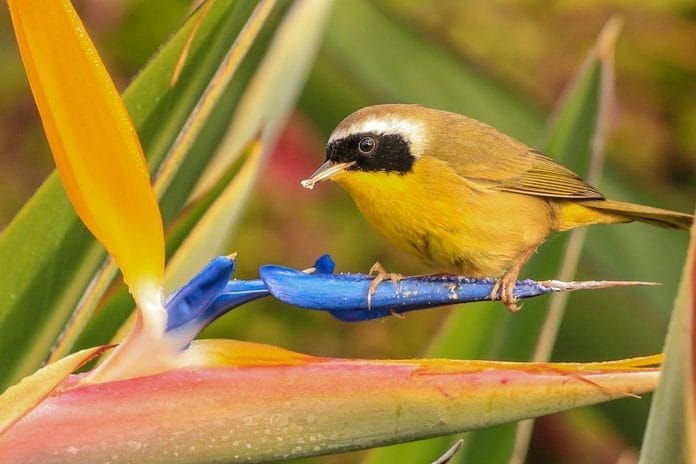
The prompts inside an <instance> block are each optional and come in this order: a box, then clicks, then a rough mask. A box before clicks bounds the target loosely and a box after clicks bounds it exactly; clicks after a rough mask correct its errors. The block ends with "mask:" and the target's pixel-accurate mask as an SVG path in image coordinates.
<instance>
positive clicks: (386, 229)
mask: <svg viewBox="0 0 696 464" xmlns="http://www.w3.org/2000/svg"><path fill="white" fill-rule="evenodd" d="M329 179H330V180H332V181H335V182H337V183H338V184H339V185H340V186H341V187H343V188H344V189H345V190H346V191H347V192H348V194H349V195H350V196H351V197H352V198H353V200H354V202H355V204H356V205H357V207H358V209H359V210H360V211H361V212H362V214H363V215H364V216H365V218H366V219H367V220H368V222H369V223H370V224H371V225H372V226H373V227H374V228H375V229H377V231H378V232H380V233H381V235H382V236H384V237H385V238H386V239H387V240H388V241H389V242H391V243H393V244H394V245H395V246H397V247H398V248H401V249H402V250H404V251H406V252H410V253H412V254H415V255H416V256H418V257H420V258H421V259H422V260H424V261H425V262H428V263H431V264H433V265H436V266H439V267H441V268H443V269H445V270H447V271H454V272H456V273H459V274H463V275H466V276H470V277H479V278H483V277H491V278H496V283H495V285H494V287H493V290H492V292H491V295H490V298H491V299H498V298H499V299H500V300H502V302H503V303H504V304H505V305H506V306H507V307H508V309H510V310H511V311H516V310H518V309H519V308H520V306H518V304H517V302H516V300H515V297H514V295H513V289H514V285H515V282H516V281H517V279H518V278H519V274H520V271H521V269H522V267H523V266H524V264H525V263H526V262H527V260H529V258H530V257H531V256H532V255H533V254H534V253H535V252H536V250H537V248H538V247H539V246H540V245H541V244H542V243H543V242H544V240H545V239H546V238H547V237H548V236H549V235H551V234H552V233H556V232H563V231H568V230H571V229H575V228H577V227H582V226H587V225H592V224H616V223H625V222H631V221H640V222H644V223H648V224H652V225H656V226H661V227H667V228H673V229H688V228H689V227H691V224H692V222H693V215H691V214H686V213H680V212H675V211H669V210H666V209H660V208H653V207H650V206H642V205H637V204H633V203H628V202H623V201H616V200H609V199H606V198H605V197H604V196H603V195H602V194H601V193H600V192H599V191H598V190H597V189H596V188H594V187H593V186H591V185H589V184H588V183H587V182H585V181H584V180H583V179H582V178H581V177H580V176H578V175H577V174H575V173H574V172H573V171H571V170H570V169H567V168H566V167H564V166H562V165H561V164H559V163H558V162H556V161H554V160H553V159H551V158H549V157H547V156H546V155H544V154H542V153H541V152H539V151H537V150H535V149H533V148H530V147H529V146H527V145H525V144H524V143H522V142H519V141H517V140H515V139H514V138H512V137H510V136H508V135H505V134H504V133H502V132H500V131H499V130H497V129H495V128H493V127H491V126H489V125H487V124H485V123H482V122H480V121H477V120H475V119H472V118H469V117H466V116H463V115H460V114H457V113H452V112H448V111H443V110H437V109H431V108H427V107H425V106H421V105H413V104H385V105H375V106H367V107H365V108H362V109H360V110H358V111H356V112H354V113H352V114H351V115H349V116H348V117H346V118H345V119H344V120H343V121H342V122H340V123H339V124H338V126H337V127H336V128H335V129H334V131H333V132H332V133H331V135H330V136H329V139H328V142H327V145H326V160H325V162H324V163H323V164H322V165H321V166H320V167H319V168H318V169H317V170H316V171H315V172H314V173H313V174H311V175H310V176H309V177H308V178H307V179H305V180H303V181H302V186H303V187H305V188H308V189H312V188H313V187H314V186H315V185H316V184H317V183H319V182H322V181H325V180H329ZM376 266H377V265H376ZM374 268H375V267H373V269H374ZM377 268H378V269H380V273H386V271H383V270H382V269H381V268H380V267H379V266H378V267H377ZM387 276H388V277H391V278H392V280H395V279H397V278H398V277H395V276H394V275H389V274H387ZM378 279H379V280H380V281H381V280H383V279H384V276H378ZM376 280H377V279H376Z"/></svg>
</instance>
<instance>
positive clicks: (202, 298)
mask: <svg viewBox="0 0 696 464" xmlns="http://www.w3.org/2000/svg"><path fill="white" fill-rule="evenodd" d="M234 269H235V262H234V260H232V259H230V258H228V257H227V256H218V257H217V258H214V259H213V260H212V261H211V262H210V263H208V265H206V266H205V267H204V268H203V270H201V272H199V273H198V274H197V275H196V276H195V277H194V278H193V279H191V280H190V281H189V282H188V283H187V284H186V285H184V286H182V287H181V288H180V289H179V290H177V291H176V292H175V293H174V294H173V295H172V296H171V297H169V299H168V300H167V301H166V302H165V303H164V306H165V308H166V309H167V331H168V332H169V331H171V330H175V329H177V328H179V327H181V326H183V325H186V324H188V323H190V322H191V321H193V320H195V319H196V318H198V317H199V316H200V315H201V313H203V312H204V311H205V310H206V308H208V307H209V306H210V305H211V303H212V302H213V301H214V300H215V298H216V297H217V296H218V295H219V294H220V292H221V291H222V290H223V289H224V288H225V286H226V285H227V282H228V281H229V280H230V277H231V276H232V272H234Z"/></svg>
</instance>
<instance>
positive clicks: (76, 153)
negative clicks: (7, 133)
mask: <svg viewBox="0 0 696 464" xmlns="http://www.w3.org/2000/svg"><path fill="white" fill-rule="evenodd" d="M7 3H8V5H9V9H10V14H11V17H12V22H13V24H14V28H15V33H16V35H17V41H18V43H19V48H20V52H21V55H22V59H23V61H24V66H25V68H26V72H27V76H28V78H29V83H30V85H31V89H32V92H33V94H34V98H35V100H36V104H37V107H38V109H39V113H40V115H41V120H42V122H43V126H44V130H45V132H46V136H47V138H48V142H49V145H50V146H51V151H52V152H53V157H54V158H55V162H56V166H57V167H58V173H59V174H60V178H61V180H62V182H63V185H64V187H65V190H66V192H67V194H68V197H69V198H70V201H71V202H72V204H73V206H74V208H75V210H76V211H77V214H78V215H79V216H80V219H82V221H83V222H84V223H85V225H86V226H87V228H88V229H89V230H90V231H91V232H92V233H93V234H94V236H95V237H96V238H97V240H99V241H100V242H101V243H102V244H103V245H104V247H105V248H106V249H107V251H108V252H109V253H110V254H111V255H113V256H114V258H115V259H116V262H117V263H118V265H119V267H120V268H121V271H122V272H123V276H124V280H125V282H126V284H127V285H128V286H129V288H130V291H131V293H132V294H133V296H134V298H135V299H136V301H137V302H138V305H139V306H140V307H141V309H142V310H143V311H145V313H146V314H144V316H145V321H144V322H145V325H146V330H148V329H150V327H151V326H152V327H153V328H154V327H155V326H158V327H157V329H156V330H163V327H164V322H163V318H166V314H165V313H164V310H163V308H162V305H161V290H160V285H161V281H162V274H163V270H164V234H163V228H162V219H161V216H160V213H159V206H158V204H157V200H156V198H155V195H154V193H153V190H152V187H151V185H150V176H149V174H148V170H147V165H146V162H145V158H144V156H143V152H142V148H141V147H140V143H139V141H138V138H137V135H136V133H135V129H134V128H133V125H132V123H131V120H130V118H129V116H128V113H127V111H126V108H125V106H124V105H123V102H122V101H121V98H120V96H119V94H118V91H117V90H116V88H115V86H114V84H113V82H112V81H111V78H110V77H109V74H108V73H107V71H106V69H105V67H104V65H103V63H102V61H101V59H100V58H99V55H98V53H97V51H96V49H95V47H94V44H93V43H92V41H91V40H90V38H89V36H88V35H87V33H86V32H85V28H84V26H83V25H82V23H81V21H80V19H79V17H78V16H77V14H76V13H75V11H74V9H73V7H72V5H71V4H70V2H69V1H68V0H50V1H47V0H7ZM148 313H149V314H148ZM153 330H155V329H153Z"/></svg>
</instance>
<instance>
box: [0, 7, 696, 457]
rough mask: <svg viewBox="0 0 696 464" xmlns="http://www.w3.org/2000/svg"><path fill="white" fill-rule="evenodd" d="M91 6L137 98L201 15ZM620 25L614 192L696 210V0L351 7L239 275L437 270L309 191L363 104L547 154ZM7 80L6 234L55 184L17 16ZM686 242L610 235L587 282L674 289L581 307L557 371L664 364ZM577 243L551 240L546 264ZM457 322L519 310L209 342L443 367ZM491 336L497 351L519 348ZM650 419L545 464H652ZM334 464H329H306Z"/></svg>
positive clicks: (599, 418) (537, 442) (566, 437)
mask: <svg viewBox="0 0 696 464" xmlns="http://www.w3.org/2000/svg"><path fill="white" fill-rule="evenodd" d="M75 4H76V6H77V8H78V10H79V12H80V15H81V17H82V18H83V20H84V21H85V23H86V25H87V27H88V29H89V31H90V34H91V35H92V37H93V39H94V40H95V42H96V43H97V46H98V48H99V50H100V52H101V54H102V57H103V58H104V60H105V62H106V64H107V66H108V68H109V70H110V72H111V73H112V76H113V77H114V79H115V80H116V82H117V84H118V85H119V87H120V88H124V87H125V85H127V83H128V81H129V80H130V79H131V77H132V76H133V75H134V74H135V73H136V72H137V71H138V69H139V68H140V67H141V66H142V65H143V63H144V62H145V61H146V60H147V58H148V57H149V56H150V55H151V54H152V53H153V52H154V51H155V50H156V49H157V47H158V45H159V44H160V43H161V42H162V41H164V40H165V39H166V37H167V36H168V35H169V34H170V33H171V32H172V31H173V30H175V29H176V28H177V27H178V25H179V24H180V23H181V22H182V21H183V18H184V17H185V16H186V14H187V12H188V11H189V8H190V6H191V2H190V1H186V0H156V1H155V0H151V1H148V2H141V1H136V0H132V1H117V0H113V1H108V0H107V1H103V0H93V1H87V0H83V1H76V2H75ZM615 13H619V14H621V16H622V17H623V19H624V27H623V30H622V33H621V35H620V36H619V40H618V43H617V47H616V99H615V101H613V102H612V115H611V136H610V138H609V144H608V158H609V159H608V165H609V166H608V168H607V171H606V175H605V178H604V180H603V181H602V182H601V183H600V184H599V187H600V190H602V191H604V192H605V193H606V194H607V196H618V197H619V199H624V200H631V201H635V202H643V203H647V204H652V205H654V206H660V207H666V208H670V209H675V210H681V211H690V210H692V208H693V200H694V191H695V187H696V175H694V173H695V171H696V47H695V46H694V44H696V3H694V2H693V1H687V0H682V1H679V0H674V1H661V2H644V3H643V4H637V3H636V2H629V1H618V0H617V1H613V2H612V1H592V2H586V1H577V0H569V1H564V2H553V3H549V2H540V1H533V0H525V1H510V0H493V1H484V0H472V1H459V0H438V1H428V0H418V1H416V0H412V1H400V0H378V1H372V2H367V1H363V0H339V1H338V2H337V5H336V9H335V11H334V15H333V18H332V21H331V22H330V24H329V27H328V30H327V35H326V38H325V43H324V46H323V47H322V49H321V51H320V55H319V59H318V62H317V63H316V65H315V68H314V70H313V71H312V73H311V75H310V78H309V80H308V82H307V86H306V88H305V90H304V93H303V95H302V97H301V98H300V101H299V103H298V109H297V112H296V113H295V115H294V116H293V117H292V119H291V120H290V121H289V123H288V126H287V128H286V130H285V131H284V133H283V134H282V136H281V137H280V140H279V143H278V147H277V149H276V152H275V154H274V155H273V157H272V159H271V161H270V163H269V165H268V166H267V169H266V170H265V172H264V174H263V176H262V178H261V179H260V182H259V184H258V185H257V188H256V191H255V195H254V196H253V199H252V201H251V202H250V204H249V205H248V208H247V212H246V215H245V219H244V220H243V221H242V223H241V225H240V226H239V228H238V229H237V230H236V232H235V233H234V235H233V236H231V237H230V247H229V249H230V251H237V252H238V253H239V270H238V272H237V277H239V278H253V277H255V276H256V275H257V269H258V266H259V265H261V264H265V263H279V264H284V265H288V266H293V267H300V268H302V267H308V266H310V265H311V264H312V263H313V261H314V259H315V258H316V257H318V256H319V255H320V254H322V253H325V252H329V253H330V254H331V255H332V256H333V258H334V259H335V261H336V262H337V266H338V267H337V270H338V271H353V272H365V271H367V269H369V267H370V266H371V265H372V263H373V262H375V261H380V262H382V263H383V264H384V265H385V267H386V268H387V269H388V270H394V271H398V272H401V273H403V274H407V273H420V272H428V271H431V269H428V268H427V267H425V266H423V265H422V264H420V263H419V262H418V261H417V260H415V259H413V258H411V257H409V256H406V255H403V254H400V253H399V252H397V251H395V250H393V249H391V248H390V247H389V246H388V245H387V243H386V242H385V241H384V240H383V239H381V237H379V236H378V235H377V234H376V233H375V232H374V231H373V230H372V229H371V228H370V227H369V225H368V224H367V223H366V221H365V220H364V219H363V218H362V217H361V216H360V214H359V213H358V211H357V209H356V208H355V207H354V206H353V204H352V201H351V200H350V198H349V197H348V196H347V194H345V193H344V192H343V191H342V190H340V188H338V187H337V186H336V185H332V184H323V185H321V186H320V187H319V188H318V189H316V190H315V191H312V192H310V191H307V190H304V189H302V188H301V187H300V185H299V181H300V180H301V179H303V178H305V177H306V176H307V175H308V174H309V173H311V172H312V170H313V169H314V168H315V167H316V166H317V165H318V164H319V163H320V162H321V160H322V159H323V153H322V150H323V145H324V141H325V140H326V138H327V136H328V134H329V132H330V131H331V129H332V128H333V127H334V126H335V125H336V124H337V123H338V122H339V121H340V120H341V119H342V118H343V117H345V116H346V115H347V114H349V113H350V112H352V111H353V110H355V109H357V108H359V107H361V106H364V105H367V104H372V103H382V102H412V103H421V104H426V105H428V106H433V107H438V108H442V109H449V110H452V111H457V112H460V113H463V114H467V115H470V116H473V117H476V118H478V119H481V120H483V121H485V122H488V123H490V124H492V125H494V126H496V127H498V128H500V129H501V130H503V131H505V132H507V133H509V134H511V135H513V136H515V137H517V138H519V139H521V140H523V141H525V142H526V143H528V144H530V145H532V146H541V145H542V144H543V141H544V124H545V120H546V118H547V115H548V114H549V113H550V112H551V110H552V109H553V107H554V104H555V102H556V101H557V99H558V98H559V95H560V94H561V92H562V90H563V87H564V85H565V84H566V83H567V81H568V79H569V78H570V77H571V76H572V74H573V72H574V71H575V69H576V67H577V66H578V63H579V62H580V61H581V60H582V58H583V56H584V55H585V53H586V52H587V50H588V49H589V47H590V46H591V45H592V43H593V41H594V40H595V38H596V35H597V33H598V32H599V31H600V30H601V28H602V26H603V25H604V23H605V22H606V21H607V20H608V19H609V18H610V17H611V16H612V15H613V14H615ZM0 69H2V70H3V71H2V73H1V75H0V118H2V121H1V123H0V227H3V226H4V225H6V224H7V223H8V222H9V221H10V219H11V218H12V217H13V216H14V214H15V213H16V212H17V211H18V210H19V208H20V207H21V205H22V204H23V203H24V202H25V201H26V200H27V199H28V198H29V197H30V196H31V194H32V193H33V192H34V190H35V189H36V188H37V187H38V185H39V184H40V183H41V182H42V181H43V179H44V178H45V177H46V175H47V174H48V173H49V172H50V171H51V170H52V167H53V163H52V160H51V158H50V154H49V152H48V149H47V146H46V143H45V140H44V137H43V133H42V130H41V127H40V123H39V122H38V118H37V114H36V110H35V107H34V104H33V101H32V99H31V95H30V92H29V90H28V87H27V83H26V79H25V77H24V73H23V69H22V67H21V63H20V60H19V58H18V54H17V50H16V45H15V43H14V38H13V36H12V33H11V28H10V25H9V19H8V16H7V13H6V12H5V10H4V9H3V10H2V12H1V13H0ZM627 195H628V196H627ZM686 235H687V234H683V233H682V234H680V233H676V232H673V231H666V230H654V229H650V228H649V226H645V225H627V226H619V227H612V228H605V227H595V228H592V229H591V230H590V233H589V235H588V245H587V250H588V251H587V253H585V254H584V255H583V260H582V263H581V267H580V269H579V271H578V275H577V278H579V279H580V278H584V279H630V280H633V279H636V280H651V281H660V282H663V283H664V285H663V286H661V287H659V288H649V289H623V290H610V291H604V292H595V293H578V294H574V295H572V296H571V298H570V303H569V308H568V311H567V314H566V318H565V320H564V323H563V325H562V328H561V333H560V335H559V340H558V343H557V345H556V350H555V353H554V359H555V360H562V361H565V360H572V361H585V360H605V359H612V358H619V357H628V356H638V355H644V354H650V353H654V352H658V351H659V350H660V349H661V346H662V342H663V338H664V333H665V330H666V325H667V321H668V318H669V312H670V309H671V304H672V299H673V297H674V295H675V293H676V285H677V282H678V276H679V275H680V273H681V265H682V261H683V259H684V256H685V250H686V244H687V236H686ZM559 240H560V239H557V238H551V239H550V240H549V241H550V242H551V243H550V244H548V245H547V247H553V246H554V243H556V245H558V243H560V242H559ZM549 260H550V258H549ZM534 261H535V263H536V265H535V266H534V267H533V268H532V267H530V268H529V269H527V272H539V274H536V273H535V274H533V275H529V276H530V277H535V278H539V279H546V278H553V277H555V275H554V269H556V268H557V265H556V264H555V263H553V262H549V263H547V262H546V261H545V253H544V251H543V250H542V252H541V253H539V254H538V255H537V256H536V257H535V258H534ZM3 265H7V263H3ZM523 273H524V271H523ZM543 304H544V302H543V301H541V302H540V303H537V302H534V303H529V304H527V305H525V310H524V311H522V312H521V313H519V314H516V315H514V316H513V318H516V319H513V322H514V321H515V320H517V321H520V323H522V322H523V321H524V318H527V317H532V316H533V311H534V310H535V308H537V307H541V305H543ZM537 305H539V306H537ZM452 311H470V312H471V313H472V315H474V314H476V312H477V311H479V312H480V311H504V309H503V307H502V305H500V306H484V305H478V307H477V305H472V306H469V307H463V308H448V309H442V310H433V311H427V312H420V313H415V314H411V315H409V316H408V317H407V318H405V319H403V320H402V319H397V318H389V319H387V320H382V321H375V322H369V323H362V324H346V323H341V322H337V321H334V320H332V319H331V318H329V317H328V316H327V315H325V314H320V313H316V314H315V313H312V312H310V311H301V310H297V309H294V308H290V307H285V306H283V305H282V304H280V303H278V302H276V301H273V300H270V299H268V300H262V301H259V302H255V303H252V304H249V305H246V306H244V307H242V308H240V309H239V310H237V311H235V312H233V313H231V314H229V315H227V316H225V317H224V318H222V319H221V320H219V321H218V322H217V323H216V324H214V325H213V326H211V327H210V328H209V329H207V330H206V332H205V333H204V334H203V335H204V336H205V337H227V338H240V339H245V340H252V341H259V342H267V343H273V344H277V345H280V346H284V347H287V348H290V349H295V350H298V351H305V352H308V353H312V354H316V355H326V356H351V357H371V358H385V357H416V356H422V355H423V353H424V352H426V351H427V349H428V347H429V340H430V339H431V338H432V337H433V335H434V334H436V333H437V332H438V330H439V329H440V326H441V324H442V322H443V321H444V320H445V318H446V316H447V315H448V314H450V313H451V312H452ZM506 317H507V316H506ZM472 318H473V316H472ZM475 329H476V328H475V326H474V327H472V330H474V331H475ZM501 332H502V331H501ZM479 335H481V336H488V335H489V334H479ZM490 335H491V339H492V340H494V339H495V337H505V336H506V334H505V333H496V334H490ZM529 336H530V337H534V336H535V334H529ZM480 357H494V358H501V357H502V358H504V359H516V358H515V353H510V352H503V353H500V352H496V351H495V350H494V349H491V350H489V351H488V352H485V353H484V352H482V353H481V354H480ZM647 408H648V402H647V401H637V400H633V399H629V400H622V401H619V402H616V403H613V404H611V405H606V406H600V407H597V408H586V409H583V410H582V411H575V412H571V413H567V414H563V415H558V416H553V417H549V418H545V419H543V420H540V421H538V422H537V427H536V431H535V438H534V439H533V442H532V452H531V454H530V457H529V461H530V462H616V461H617V460H618V459H619V458H621V459H626V461H621V462H633V461H634V460H635V453H636V451H635V450H636V449H637V447H638V446H639V443H640V439H641V436H642V432H643V428H644V424H645V417H646V414H647ZM361 456H362V454H361V453H349V454H346V455H344V456H342V457H340V458H330V460H331V462H336V460H340V461H341V462H356V461H358V460H359V458H360V457H361ZM433 459H434V457H433ZM315 461H316V462H319V461H321V459H315V460H307V462H315ZM482 462H483V461H482Z"/></svg>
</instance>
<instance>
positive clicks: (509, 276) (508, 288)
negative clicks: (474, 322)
mask: <svg viewBox="0 0 696 464" xmlns="http://www.w3.org/2000/svg"><path fill="white" fill-rule="evenodd" d="M517 277H518V274H517V273H510V272H506V273H505V274H504V275H503V277H501V278H500V279H497V280H496V281H495V285H494V286H493V290H492V291H491V294H490V298H491V300H497V299H500V300H501V301H502V302H503V304H504V305H505V306H507V309H509V310H510V312H513V313H514V312H517V311H519V310H520V309H522V305H518V304H517V298H515V295H514V294H513V293H512V292H513V290H514V289H515V283H516V282H517Z"/></svg>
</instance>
